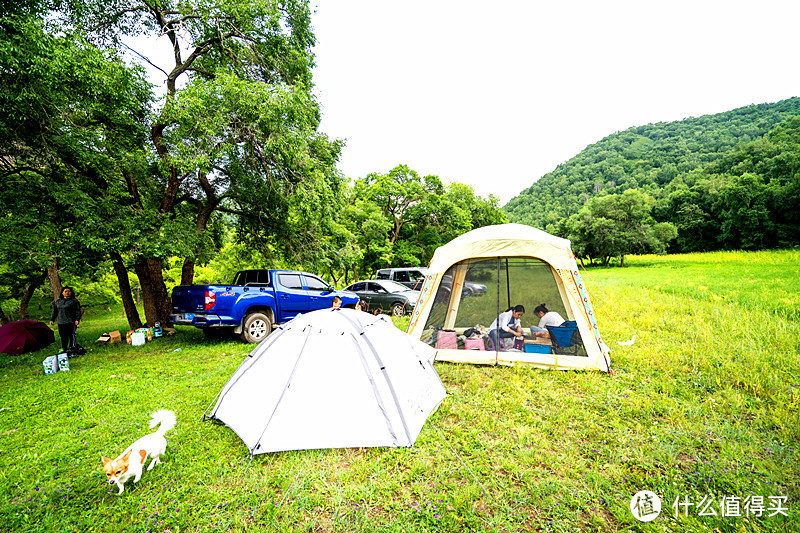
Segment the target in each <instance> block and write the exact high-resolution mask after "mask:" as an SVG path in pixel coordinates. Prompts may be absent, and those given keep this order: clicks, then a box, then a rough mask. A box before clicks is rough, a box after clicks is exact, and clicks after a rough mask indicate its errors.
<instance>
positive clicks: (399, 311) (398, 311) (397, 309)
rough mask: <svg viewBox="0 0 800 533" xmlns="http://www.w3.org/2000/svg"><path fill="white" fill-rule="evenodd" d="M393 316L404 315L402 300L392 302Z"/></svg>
mask: <svg viewBox="0 0 800 533" xmlns="http://www.w3.org/2000/svg"><path fill="white" fill-rule="evenodd" d="M391 309H392V316H402V315H403V304H401V303H400V302H395V303H393V304H392V308H391Z"/></svg>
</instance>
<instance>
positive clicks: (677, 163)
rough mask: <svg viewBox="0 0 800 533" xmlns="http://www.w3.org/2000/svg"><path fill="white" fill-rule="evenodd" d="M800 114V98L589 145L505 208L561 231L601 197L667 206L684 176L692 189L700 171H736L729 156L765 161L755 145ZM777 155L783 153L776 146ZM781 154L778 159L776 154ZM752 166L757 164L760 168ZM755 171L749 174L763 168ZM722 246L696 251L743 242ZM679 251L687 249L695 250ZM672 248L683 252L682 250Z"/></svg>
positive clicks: (522, 219)
mask: <svg viewBox="0 0 800 533" xmlns="http://www.w3.org/2000/svg"><path fill="white" fill-rule="evenodd" d="M796 115H800V98H790V99H788V100H783V101H781V102H777V103H774V104H759V105H752V106H748V107H742V108H740V109H734V110H732V111H727V112H725V113H720V114H717V115H706V116H702V117H698V118H688V119H685V120H681V121H678V122H668V123H658V124H649V125H646V126H639V127H634V128H630V129H628V130H626V131H622V132H619V133H615V134H613V135H609V136H608V137H606V138H604V139H602V140H601V141H599V142H598V143H596V144H593V145H591V146H588V147H587V148H586V149H585V150H583V151H582V152H581V153H579V154H578V155H576V156H575V157H574V158H572V159H570V160H569V161H567V162H565V163H563V164H561V165H559V166H558V167H557V168H556V169H555V170H554V171H553V172H551V173H549V174H546V175H545V176H542V178H541V179H539V180H538V181H536V182H535V183H534V184H533V185H531V186H530V187H529V188H528V189H526V190H524V191H522V193H520V195H519V196H517V197H515V198H513V199H512V200H511V201H509V202H508V204H507V205H506V206H505V207H504V210H505V212H506V214H507V215H508V218H509V220H510V221H511V222H519V223H523V224H529V225H531V226H535V227H538V228H542V229H546V230H548V231H553V232H557V228H558V225H559V222H563V219H565V218H568V217H569V216H571V215H573V214H576V213H578V211H579V210H580V209H581V207H582V206H584V204H586V202H587V201H588V200H589V199H591V198H593V197H597V196H603V195H606V194H615V193H621V192H622V191H624V190H627V189H639V190H641V191H642V192H644V193H647V194H648V195H650V196H652V197H654V198H655V199H656V200H659V199H661V200H662V203H663V200H664V199H665V198H666V197H667V195H668V194H670V192H671V191H672V189H674V186H673V187H672V188H670V187H668V186H669V185H670V184H671V183H672V182H673V180H675V179H676V178H678V177H681V178H682V181H683V182H684V183H688V184H689V186H690V187H691V186H692V184H696V183H697V180H698V176H697V172H698V171H699V170H700V169H704V171H705V172H707V173H708V172H716V173H719V172H720V171H721V169H723V167H729V166H730V165H727V164H725V163H723V162H724V161H725V160H726V158H727V159H731V158H733V159H736V158H737V156H736V155H735V154H737V153H742V154H748V153H749V154H751V155H749V156H747V155H745V156H743V157H745V158H747V157H751V158H752V157H755V158H756V159H758V160H759V161H761V160H763V159H764V156H763V154H762V155H752V153H753V152H754V150H755V151H759V150H761V151H763V150H764V149H765V148H764V147H763V146H762V147H760V148H759V149H755V148H754V147H756V146H759V143H762V144H763V142H764V141H762V139H768V138H769V136H768V134H769V133H770V132H772V131H773V130H775V129H776V127H778V125H779V124H781V123H782V122H784V121H786V120H787V119H789V118H791V117H793V116H796ZM792 122H795V121H792ZM791 127H796V125H795V126H791ZM770 149H771V150H772V152H774V151H775V148H774V147H772V148H770ZM777 149H778V150H780V149H781V148H780V147H778V148H777ZM784 149H785V150H789V151H791V150H794V154H790V153H786V154H784V156H785V157H794V159H795V160H796V159H797V152H796V149H797V145H796V144H792V145H791V146H788V147H786V146H784ZM774 156H775V154H774V153H773V154H771V155H770V157H774ZM751 163H753V165H755V163H756V162H753V161H751ZM753 165H750V167H748V168H751V167H752V168H755V167H754V166H753ZM693 171H695V172H693ZM750 171H751V172H752V169H751V170H750ZM722 172H725V170H722ZM795 172H796V168H795ZM733 173H734V174H736V173H737V172H733ZM689 174H693V175H692V176H689ZM738 174H741V172H738ZM782 179H783V182H782V185H787V180H789V181H791V180H792V179H793V178H792V176H791V175H789V176H782ZM762 181H763V183H765V184H768V183H769V177H762ZM795 188H796V184H795ZM709 209H711V208H709ZM662 211H663V210H662ZM703 214H704V215H706V218H707V219H709V222H710V219H711V218H713V216H712V215H713V214H712V213H708V212H704V213H703ZM656 218H658V217H656ZM666 221H670V222H673V223H675V224H676V226H678V230H679V232H680V230H681V224H680V222H681V221H680V220H666ZM683 237H684V238H683V239H682V238H681V236H680V235H679V238H678V241H677V242H678V243H680V242H682V241H683V242H684V244H685V241H686V238H685V237H686V236H685V235H684V236H683ZM768 241H769V239H768ZM717 244H718V246H714V245H713V243H706V244H704V245H703V244H698V243H695V245H694V246H689V247H688V248H697V249H713V248H717V247H719V248H725V247H730V246H733V247H738V246H737V245H736V243H728V245H724V243H717ZM764 244H765V245H771V244H774V243H771V242H765V243H764ZM784 244H785V243H784ZM678 248H680V249H686V248H687V246H685V245H684V246H679V247H678ZM672 249H673V250H675V251H677V249H676V248H675V246H674V245H673V248H672Z"/></svg>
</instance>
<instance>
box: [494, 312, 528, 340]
mask: <svg viewBox="0 0 800 533" xmlns="http://www.w3.org/2000/svg"><path fill="white" fill-rule="evenodd" d="M524 314H525V307H524V306H522V305H515V306H514V307H509V308H508V309H506V310H505V311H503V312H502V313H500V316H498V317H497V318H496V319H495V320H494V322H492V325H491V326H489V338H490V339H492V342H494V346H495V350H501V349H502V346H501V345H500V344H499V343H498V338H497V336H498V333H499V334H500V338H501V339H511V338H516V339H522V338H523V335H522V323H521V321H520V319H521V318H522V315H524ZM498 324H499V325H500V327H499V328H498Z"/></svg>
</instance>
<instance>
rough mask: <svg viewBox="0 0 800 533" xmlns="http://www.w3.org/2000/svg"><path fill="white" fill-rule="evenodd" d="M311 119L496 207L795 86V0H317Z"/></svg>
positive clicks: (379, 156) (354, 165)
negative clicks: (576, 163) (586, 157)
mask: <svg viewBox="0 0 800 533" xmlns="http://www.w3.org/2000/svg"><path fill="white" fill-rule="evenodd" d="M312 8H313V9H315V10H316V13H315V14H314V16H313V19H312V20H313V26H314V32H315V34H316V37H317V46H316V48H315V54H316V61H317V68H316V69H315V71H314V82H315V84H316V94H317V96H318V98H319V102H320V104H321V106H322V111H323V121H322V125H321V130H322V131H324V132H325V133H327V134H328V135H330V136H331V137H335V138H341V139H345V140H346V142H347V145H346V147H345V149H344V151H343V155H342V158H341V161H340V164H339V168H340V169H341V170H342V171H343V172H344V174H345V175H347V176H348V177H350V178H361V177H364V176H366V174H368V173H370V172H388V171H389V170H390V169H391V168H393V167H394V166H396V165H398V164H401V163H405V164H407V165H409V167H411V168H412V169H413V170H416V171H417V172H418V173H420V175H426V174H435V175H438V176H439V177H440V178H442V180H443V181H444V182H445V183H449V182H453V181H458V182H462V183H467V184H470V185H472V186H473V187H474V189H475V191H476V192H477V193H478V194H479V195H481V196H483V197H487V196H488V195H489V194H494V195H495V196H497V197H499V198H500V199H501V205H502V204H505V203H506V202H507V201H508V200H510V199H511V198H512V197H514V196H516V195H518V194H519V193H520V192H521V191H522V190H523V189H525V188H527V187H529V186H530V185H531V184H532V183H533V182H534V181H535V180H536V179H538V178H539V177H541V176H542V175H544V174H547V173H548V172H550V171H552V170H554V169H555V167H556V166H557V165H558V164H560V163H562V162H564V161H566V160H568V159H570V158H572V157H573V156H575V155H576V154H578V153H579V152H580V151H581V150H583V149H584V148H585V147H586V146H588V145H590V144H593V143H595V142H597V141H599V140H600V139H602V138H603V137H605V136H607V135H610V134H612V133H614V132H617V131H622V130H625V129H627V128H629V127H631V126H639V125H643V124H648V123H655V122H667V121H673V120H680V119H682V118H686V117H690V116H701V115H707V114H713V113H719V112H722V111H727V110H730V109H734V108H737V107H742V106H746V105H750V104H759V103H764V102H776V101H779V100H783V99H786V98H790V97H793V96H798V95H800V68H798V60H797V57H798V55H797V54H798V50H800V47H799V46H798V44H800V37H798V36H800V31H798V29H797V21H798V20H800V1H798V0H786V1H775V0H760V1H757V2H756V1H740V0H728V1H707V0H694V1H684V0H673V1H668V2H667V1H661V2H655V1H653V0H638V1H620V0H594V1H582V0H581V1H569V0H549V1H540V0H516V1H514V0H495V1H493V2H476V1H469V0H466V1H465V0H460V1H457V0H447V1H445V0H426V1H419V0H403V1H402V2H401V1H388V0H312Z"/></svg>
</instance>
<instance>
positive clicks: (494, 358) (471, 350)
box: [408, 224, 610, 372]
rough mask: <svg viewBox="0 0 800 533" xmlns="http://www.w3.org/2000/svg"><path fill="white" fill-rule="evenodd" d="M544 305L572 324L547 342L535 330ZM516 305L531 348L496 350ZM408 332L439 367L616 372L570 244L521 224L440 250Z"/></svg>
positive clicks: (505, 342) (483, 231) (476, 233)
mask: <svg viewBox="0 0 800 533" xmlns="http://www.w3.org/2000/svg"><path fill="white" fill-rule="evenodd" d="M540 304H545V306H546V307H547V309H548V310H549V311H555V312H557V313H558V314H559V315H561V316H562V317H563V318H564V320H565V321H566V322H565V324H563V325H562V327H559V328H554V329H551V330H549V331H548V333H549V335H548V336H547V337H544V338H542V337H535V336H534V335H533V334H532V332H531V331H530V327H531V326H538V324H539V318H538V317H537V316H536V315H535V314H534V309H535V308H536V307H537V306H538V305H540ZM517 305H522V306H524V308H525V314H524V315H523V317H522V319H521V322H522V327H523V332H524V333H525V340H524V343H517V344H516V346H515V343H514V342H513V340H512V339H500V341H499V342H498V343H497V344H498V345H497V346H495V343H494V341H493V340H492V338H491V337H490V336H489V335H488V333H489V329H490V326H491V325H492V323H493V322H494V321H495V320H496V319H497V318H498V316H499V315H500V314H501V313H502V312H503V311H506V310H507V309H508V308H510V307H514V306H517ZM408 333H409V334H410V335H411V336H413V337H415V338H417V339H419V340H421V341H422V342H425V343H427V344H430V345H432V346H435V347H436V348H437V350H438V353H437V357H436V360H437V361H451V362H460V363H477V364H514V363H518V362H524V363H529V364H532V365H534V366H537V367H540V368H553V369H564V370H566V369H593V370H601V371H606V372H607V371H609V370H610V359H609V352H610V350H609V349H608V347H607V346H606V345H605V343H604V342H603V341H602V339H601V337H600V333H599V330H598V328H597V321H596V319H595V316H594V312H593V310H592V306H591V302H590V301H589V295H588V293H587V291H586V288H585V286H584V285H583V280H582V279H581V276H580V273H579V272H578V267H577V263H576V262H575V257H574V255H573V254H572V251H571V248H570V243H569V241H568V240H566V239H561V238H559V237H555V236H553V235H550V234H548V233H546V232H544V231H541V230H538V229H536V228H532V227H530V226H525V225H521V224H503V225H497V226H488V227H484V228H479V229H476V230H473V231H471V232H469V233H466V234H464V235H462V236H460V237H458V238H456V239H454V240H453V241H451V242H450V243H448V244H446V245H444V246H442V247H440V248H438V249H437V250H436V252H435V253H434V256H433V259H432V260H431V264H430V273H429V276H428V277H427V279H426V281H425V284H424V285H423V288H422V294H421V296H420V299H419V302H418V304H417V306H416V308H415V310H414V314H413V315H412V318H411V322H410V324H409V328H408Z"/></svg>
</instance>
